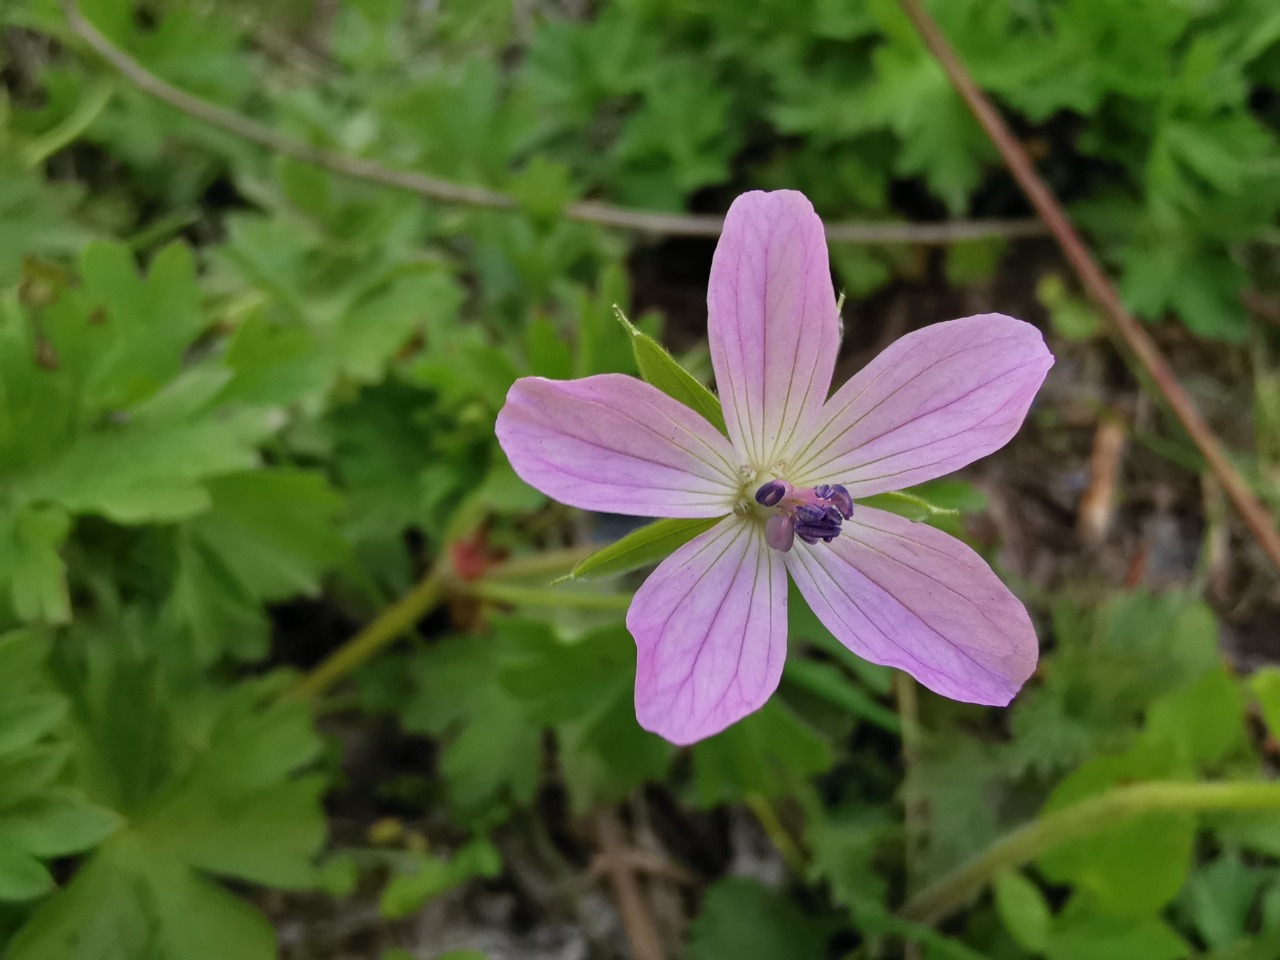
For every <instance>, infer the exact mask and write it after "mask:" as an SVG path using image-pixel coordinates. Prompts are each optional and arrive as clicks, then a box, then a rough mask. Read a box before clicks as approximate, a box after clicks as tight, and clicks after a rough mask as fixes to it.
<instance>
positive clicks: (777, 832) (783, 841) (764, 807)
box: [743, 792, 809, 877]
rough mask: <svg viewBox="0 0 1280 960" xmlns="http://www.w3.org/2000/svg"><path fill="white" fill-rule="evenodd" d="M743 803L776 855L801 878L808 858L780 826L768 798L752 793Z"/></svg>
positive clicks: (779, 821)
mask: <svg viewBox="0 0 1280 960" xmlns="http://www.w3.org/2000/svg"><path fill="white" fill-rule="evenodd" d="M743 801H744V802H745V803H746V805H747V807H748V808H749V809H750V810H751V812H752V813H754V814H755V816H756V819H757V820H758V821H760V826H761V827H762V828H763V829H764V832H765V833H766V834H767V835H768V837H769V839H770V840H771V841H772V842H773V845H774V847H775V848H777V851H778V854H779V855H780V856H781V857H782V859H783V862H785V863H786V865H787V867H788V869H790V870H791V872H792V873H793V874H795V875H796V876H797V877H803V876H804V875H805V864H806V863H807V862H808V859H809V858H808V856H807V855H806V854H805V852H804V851H803V850H801V849H800V845H799V844H798V843H796V841H795V840H794V839H793V838H792V836H791V833H790V832H789V831H788V830H787V828H786V827H784V826H783V825H782V819H781V818H780V817H779V816H778V812H777V811H776V810H775V809H774V808H773V804H772V803H771V802H770V800H769V798H768V797H766V796H765V795H764V794H763V793H756V792H752V793H748V794H747V795H746V796H745V797H743Z"/></svg>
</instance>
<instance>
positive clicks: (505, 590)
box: [458, 579, 631, 612]
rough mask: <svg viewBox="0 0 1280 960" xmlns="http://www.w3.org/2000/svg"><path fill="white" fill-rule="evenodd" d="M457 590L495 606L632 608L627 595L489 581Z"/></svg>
mask: <svg viewBox="0 0 1280 960" xmlns="http://www.w3.org/2000/svg"><path fill="white" fill-rule="evenodd" d="M458 590H459V592H460V593H465V594H466V595H467V596H469V597H475V598H476V599H478V600H489V601H491V602H493V603H506V604H510V605H512V606H537V607H560V608H565V609H574V610H616V611H618V612H625V611H626V609H627V608H628V607H630V606H631V595H630V594H628V593H580V592H575V591H571V590H565V589H558V590H557V589H550V588H544V587H520V586H516V585H515V584H509V583H497V582H495V581H493V580H488V579H485V580H474V581H472V582H470V583H463V584H459V585H458Z"/></svg>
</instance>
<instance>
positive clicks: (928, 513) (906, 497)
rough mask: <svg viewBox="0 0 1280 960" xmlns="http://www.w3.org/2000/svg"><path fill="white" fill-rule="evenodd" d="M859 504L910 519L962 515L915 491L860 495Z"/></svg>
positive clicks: (931, 518) (930, 518)
mask: <svg viewBox="0 0 1280 960" xmlns="http://www.w3.org/2000/svg"><path fill="white" fill-rule="evenodd" d="M858 505H859V506H867V507H875V508H877V509H879V510H886V511H888V512H889V513H896V514H897V515H898V516H900V517H905V518H906V519H908V520H935V519H940V518H944V517H945V518H951V517H958V516H960V511H959V510H956V509H953V508H950V507H939V506H937V505H936V504H932V503H930V502H929V501H928V500H926V499H925V498H924V497H918V496H916V495H915V494H914V493H905V492H903V491H901V490H895V491H893V492H892V493H876V494H872V495H871V496H869V497H860V498H859V499H858Z"/></svg>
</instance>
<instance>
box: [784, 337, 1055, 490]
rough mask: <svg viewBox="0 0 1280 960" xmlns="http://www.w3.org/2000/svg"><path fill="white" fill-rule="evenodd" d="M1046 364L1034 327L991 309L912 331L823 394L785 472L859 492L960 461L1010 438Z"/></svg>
mask: <svg viewBox="0 0 1280 960" xmlns="http://www.w3.org/2000/svg"><path fill="white" fill-rule="evenodd" d="M1051 366H1053V355H1052V354H1051V353H1049V350H1048V348H1047V347H1046V346H1045V344H1044V338H1043V337H1042V336H1041V335H1040V331H1038V330H1037V329H1036V328H1035V327H1033V326H1031V325H1030V324H1029V323H1023V322H1022V321H1021V320H1015V319H1013V318H1012V317H1006V316H1003V315H1001V314H998V313H985V314H980V315H978V316H976V317H965V318H964V319H962V320H951V321H948V322H947V323H936V324H934V325H933V326H930V327H925V328H924V329H923V330H917V331H915V332H914V333H909V334H907V335H906V336H905V337H903V338H901V339H900V340H897V341H896V342H894V343H893V344H892V345H891V346H890V347H889V348H888V349H887V350H885V351H884V352H883V353H881V354H880V356H878V357H876V358H875V359H874V360H872V361H871V363H869V364H867V366H866V367H864V368H863V369H862V370H861V371H860V372H859V373H858V374H857V375H856V376H854V377H853V378H852V379H851V380H849V382H848V383H846V384H845V385H844V386H843V387H841V388H840V389H839V390H838V391H837V392H836V394H835V396H833V397H832V398H831V399H830V400H829V401H828V402H827V405H826V406H825V407H824V408H823V410H822V414H821V420H820V422H821V426H820V427H819V428H818V430H817V431H815V433H814V434H813V435H812V436H813V440H812V441H811V442H809V443H807V444H805V445H804V446H803V448H800V449H797V450H794V451H793V452H790V453H789V454H788V460H789V461H790V463H791V473H790V474H789V479H790V480H791V481H792V482H793V483H795V484H796V485H797V486H812V485H814V484H819V483H842V484H844V485H845V486H846V487H848V489H849V493H850V494H852V495H853V497H854V498H855V499H856V498H858V497H865V496H869V495H871V494H873V493H882V492H884V491H886V490H900V489H902V488H903V487H909V486H913V485H914V484H917V483H923V482H924V481H925V480H932V479H933V478H935V477H940V476H943V475H944V474H948V473H951V472H952V471H954V470H958V469H959V468H960V467H963V466H964V465H965V464H968V463H972V462H973V461H974V460H977V459H978V458H979V457H985V456H986V455H987V454H989V453H991V452H992V451H994V450H998V449H1000V448H1001V447H1003V446H1004V445H1005V444H1006V443H1008V442H1009V439H1010V438H1011V437H1012V436H1013V435H1014V433H1016V432H1017V430H1018V427H1019V426H1021V424H1022V420H1023V418H1024V417H1025V416H1026V413H1027V408H1028V407H1029V406H1030V405H1031V400H1032V398H1033V397H1035V395H1036V391H1037V390H1039V389H1040V384H1041V383H1042V382H1043V381H1044V378H1045V374H1047V373H1048V372H1049V368H1050V367H1051Z"/></svg>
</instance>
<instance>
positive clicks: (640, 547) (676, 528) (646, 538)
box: [555, 517, 720, 583]
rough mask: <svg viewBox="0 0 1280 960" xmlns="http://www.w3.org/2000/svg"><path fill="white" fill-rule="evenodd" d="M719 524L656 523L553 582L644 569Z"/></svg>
mask: <svg viewBox="0 0 1280 960" xmlns="http://www.w3.org/2000/svg"><path fill="white" fill-rule="evenodd" d="M719 522H720V518H719V517H709V518H707V519H700V520H655V521H654V522H653V523H650V524H648V525H647V526H643V527H641V528H640V529H639V530H635V531H633V532H631V533H629V534H627V535H626V536H625V537H623V538H622V539H621V540H618V541H615V542H614V543H611V544H609V546H607V547H605V548H604V549H603V550H597V551H596V552H595V553H593V554H592V555H591V556H589V557H587V558H586V559H585V560H581V561H579V562H578V564H577V566H575V567H574V568H573V569H572V570H570V571H569V572H568V573H567V574H565V575H564V576H563V577H561V578H560V579H559V580H556V581H555V583H564V582H565V581H568V580H582V579H584V578H586V577H616V576H618V575H619V574H622V573H628V572H630V571H632V570H637V569H639V568H640V567H647V566H648V565H649V564H651V563H657V562H658V561H660V560H664V559H666V557H668V556H669V555H670V554H671V553H672V552H673V551H674V550H676V549H678V548H679V547H682V546H684V545H685V544H686V543H688V542H689V541H690V540H692V539H693V538H694V537H696V536H697V535H698V534H700V533H704V532H705V531H707V530H710V529H711V528H712V527H714V526H715V525H716V524H717V523H719Z"/></svg>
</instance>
